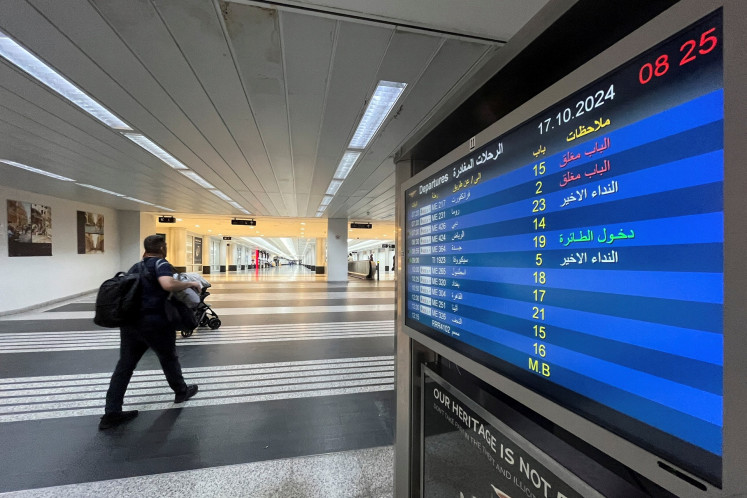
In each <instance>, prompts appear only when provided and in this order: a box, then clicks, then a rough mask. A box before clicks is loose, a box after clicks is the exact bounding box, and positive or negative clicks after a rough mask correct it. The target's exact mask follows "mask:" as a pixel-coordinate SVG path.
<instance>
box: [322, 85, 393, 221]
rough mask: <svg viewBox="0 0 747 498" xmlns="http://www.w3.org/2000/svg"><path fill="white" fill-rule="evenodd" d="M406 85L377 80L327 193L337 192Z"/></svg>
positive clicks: (333, 193)
mask: <svg viewBox="0 0 747 498" xmlns="http://www.w3.org/2000/svg"><path fill="white" fill-rule="evenodd" d="M406 87H407V83H400V82H396V81H384V80H381V81H379V84H378V85H377V86H376V90H374V94H373V95H372V96H371V100H370V101H369V102H368V105H367V106H366V110H365V111H364V112H363V117H361V120H360V122H359V123H358V126H357V128H356V129H355V133H353V138H352V139H351V140H350V143H349V144H348V150H347V151H345V154H343V156H342V159H340V164H339V165H338V166H337V170H335V174H334V175H333V176H332V181H331V182H330V183H329V187H328V188H327V195H332V196H334V195H335V194H337V191H338V190H339V189H340V186H341V185H342V182H343V181H344V180H345V179H346V178H347V176H348V175H349V174H350V171H351V170H352V169H353V166H354V165H355V163H356V161H358V158H359V157H360V155H361V152H360V151H363V150H365V148H366V147H368V144H369V143H370V142H371V139H372V138H373V136H374V135H376V133H377V132H378V131H379V128H381V125H382V123H384V121H385V120H386V117H387V116H388V115H389V113H390V112H391V111H392V109H393V108H394V105H395V104H396V103H397V100H399V98H400V96H401V95H402V92H404V91H405V88H406ZM352 149H355V150H352ZM324 202H325V201H324V199H323V200H322V204H321V205H320V206H319V211H318V212H317V214H316V216H317V217H319V216H321V213H322V212H323V211H324V209H322V207H323V206H326V205H327V204H329V202H327V204H324Z"/></svg>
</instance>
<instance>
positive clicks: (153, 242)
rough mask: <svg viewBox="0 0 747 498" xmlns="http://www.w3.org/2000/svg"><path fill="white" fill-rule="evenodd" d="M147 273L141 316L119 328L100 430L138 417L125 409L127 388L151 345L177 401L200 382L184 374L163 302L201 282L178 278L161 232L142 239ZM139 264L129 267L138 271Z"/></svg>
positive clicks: (144, 280) (197, 286) (143, 279)
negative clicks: (116, 354) (116, 358)
mask: <svg viewBox="0 0 747 498" xmlns="http://www.w3.org/2000/svg"><path fill="white" fill-rule="evenodd" d="M143 245H144V247H145V253H144V254H143V263H144V267H145V275H143V276H142V280H141V289H142V297H141V306H140V315H139V316H138V317H133V319H132V321H131V323H129V324H127V325H122V326H121V327H120V332H119V335H120V346H119V361H118V362H117V366H116V368H115V369H114V373H113V374H112V379H111V382H110V383H109V390H108V391H107V393H106V408H105V410H104V416H103V417H101V422H99V429H110V428H112V427H116V426H118V425H120V424H121V423H123V422H126V421H128V420H132V419H133V418H135V417H137V413H138V412H137V410H129V411H122V404H123V402H124V395H125V391H126V390H127V385H128V384H129V383H130V378H131V377H132V372H133V371H134V370H135V367H136V366H137V364H138V362H139V361H140V358H142V357H143V354H145V352H146V351H147V350H148V348H152V349H153V351H154V352H155V353H156V356H158V360H159V361H160V362H161V368H162V369H163V373H164V375H166V380H167V381H168V382H169V386H171V389H173V390H174V393H175V397H174V403H183V402H184V401H186V400H188V399H189V398H191V397H192V396H194V395H195V394H196V393H197V385H196V384H194V385H191V386H188V385H187V383H186V382H184V377H183V376H182V367H181V365H180V364H179V357H178V356H177V354H176V330H174V328H173V327H172V326H171V325H169V322H168V320H167V319H166V314H165V311H164V305H165V302H166V298H167V297H168V295H169V292H176V291H180V290H184V289H187V288H189V287H192V288H194V289H195V290H196V291H197V292H198V293H199V292H200V290H201V288H202V287H201V286H200V283H199V282H182V281H179V280H176V279H175V278H174V277H173V275H174V268H173V267H172V266H171V264H170V263H169V262H168V261H166V259H165V258H166V240H165V239H164V237H163V236H161V235H149V236H148V237H146V238H145V240H144V241H143ZM138 271H139V264H135V265H134V266H133V267H132V268H130V272H131V273H132V272H135V273H137V272H138Z"/></svg>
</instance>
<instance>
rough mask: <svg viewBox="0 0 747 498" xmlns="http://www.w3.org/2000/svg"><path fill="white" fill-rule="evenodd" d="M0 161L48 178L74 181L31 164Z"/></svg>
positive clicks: (6, 160)
mask: <svg viewBox="0 0 747 498" xmlns="http://www.w3.org/2000/svg"><path fill="white" fill-rule="evenodd" d="M0 163H5V164H7V165H8V166H13V167H15V168H20V169H24V170H26V171H30V172H32V173H38V174H40V175H44V176H48V177H50V178H54V179H55V180H62V181H64V182H74V181H75V180H73V179H72V178H68V177H66V176H61V175H55V174H54V173H50V172H48V171H44V170H42V169H38V168H33V167H31V166H26V165H25V164H21V163H17V162H15V161H10V160H8V159H0Z"/></svg>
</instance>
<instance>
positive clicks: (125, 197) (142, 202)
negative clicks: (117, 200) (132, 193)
mask: <svg viewBox="0 0 747 498" xmlns="http://www.w3.org/2000/svg"><path fill="white" fill-rule="evenodd" d="M124 199H127V200H128V201H133V202H139V203H140V204H147V205H148V206H155V204H153V203H152V202H148V201H141V200H140V199H135V198H134V197H127V196H124Z"/></svg>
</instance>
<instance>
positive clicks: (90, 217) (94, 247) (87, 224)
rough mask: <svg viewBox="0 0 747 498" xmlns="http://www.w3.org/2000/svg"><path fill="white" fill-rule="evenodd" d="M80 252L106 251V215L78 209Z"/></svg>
mask: <svg viewBox="0 0 747 498" xmlns="http://www.w3.org/2000/svg"><path fill="white" fill-rule="evenodd" d="M77 225H78V254H99V253H103V252H104V215H103V214H96V213H87V212H85V211H78V215H77Z"/></svg>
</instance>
